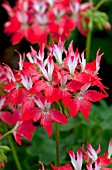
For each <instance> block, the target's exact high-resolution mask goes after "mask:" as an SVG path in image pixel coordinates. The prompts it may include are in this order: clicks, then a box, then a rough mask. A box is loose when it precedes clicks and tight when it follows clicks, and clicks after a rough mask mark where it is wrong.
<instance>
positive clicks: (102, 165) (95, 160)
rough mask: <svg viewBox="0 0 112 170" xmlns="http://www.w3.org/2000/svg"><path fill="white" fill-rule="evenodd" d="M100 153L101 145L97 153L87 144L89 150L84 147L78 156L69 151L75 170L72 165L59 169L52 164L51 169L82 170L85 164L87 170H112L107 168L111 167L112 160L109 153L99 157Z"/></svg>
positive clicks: (78, 152)
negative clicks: (108, 155) (108, 156)
mask: <svg viewBox="0 0 112 170" xmlns="http://www.w3.org/2000/svg"><path fill="white" fill-rule="evenodd" d="M110 143H111V140H110ZM110 143H109V145H110ZM100 151H101V149H100V145H99V147H98V150H97V151H95V150H94V149H93V147H92V146H91V145H90V144H89V143H87V150H85V149H84V145H83V146H82V149H81V150H80V149H78V151H77V154H75V153H74V152H73V151H72V150H70V151H68V154H69V156H70V158H71V163H72V166H73V168H72V166H71V165H70V164H65V165H62V166H58V167H56V166H54V165H52V164H51V167H52V169H53V170H73V169H75V170H82V169H83V167H82V165H83V163H84V165H85V166H86V168H87V170H112V168H107V166H108V165H111V159H110V158H107V152H106V153H104V155H101V156H99V155H98V153H99V152H100Z"/></svg>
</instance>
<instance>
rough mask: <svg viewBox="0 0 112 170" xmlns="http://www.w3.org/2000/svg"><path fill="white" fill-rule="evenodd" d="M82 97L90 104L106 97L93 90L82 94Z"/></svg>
mask: <svg viewBox="0 0 112 170" xmlns="http://www.w3.org/2000/svg"><path fill="white" fill-rule="evenodd" d="M84 97H86V98H87V99H88V100H90V101H92V102H97V101H99V100H101V99H103V98H104V97H107V95H106V94H103V93H100V92H97V91H95V90H89V91H87V92H86V93H85V94H84Z"/></svg>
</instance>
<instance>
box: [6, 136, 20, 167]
mask: <svg viewBox="0 0 112 170" xmlns="http://www.w3.org/2000/svg"><path fill="white" fill-rule="evenodd" d="M7 139H8V143H9V145H10V148H11V151H12V154H13V157H14V160H15V163H16V166H17V169H18V170H22V168H21V165H20V162H19V159H18V156H17V153H16V149H15V146H14V143H13V140H12V137H11V136H10V135H9V136H7Z"/></svg>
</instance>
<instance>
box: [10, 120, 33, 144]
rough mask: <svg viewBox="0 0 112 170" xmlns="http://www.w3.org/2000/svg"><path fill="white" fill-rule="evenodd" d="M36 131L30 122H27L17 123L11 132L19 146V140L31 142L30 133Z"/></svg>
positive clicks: (31, 135)
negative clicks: (23, 139) (24, 139)
mask: <svg viewBox="0 0 112 170" xmlns="http://www.w3.org/2000/svg"><path fill="white" fill-rule="evenodd" d="M35 130H36V127H35V126H33V122H32V120H27V121H24V122H22V121H18V122H17V124H16V126H15V127H14V130H13V135H14V138H15V140H16V142H17V143H18V144H19V145H21V138H26V139H27V140H31V139H32V137H33V134H32V132H34V131H35Z"/></svg>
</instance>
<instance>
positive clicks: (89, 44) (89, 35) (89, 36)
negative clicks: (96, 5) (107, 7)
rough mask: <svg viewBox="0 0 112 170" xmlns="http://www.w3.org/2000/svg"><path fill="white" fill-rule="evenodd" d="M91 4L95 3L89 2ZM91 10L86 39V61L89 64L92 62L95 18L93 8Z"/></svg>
mask: <svg viewBox="0 0 112 170" xmlns="http://www.w3.org/2000/svg"><path fill="white" fill-rule="evenodd" d="M89 1H90V3H93V0H89ZM90 9H91V16H90V22H89V24H88V33H87V38H86V61H87V62H89V60H90V49H91V36H92V28H93V16H92V11H93V7H92V6H91V7H90Z"/></svg>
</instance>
